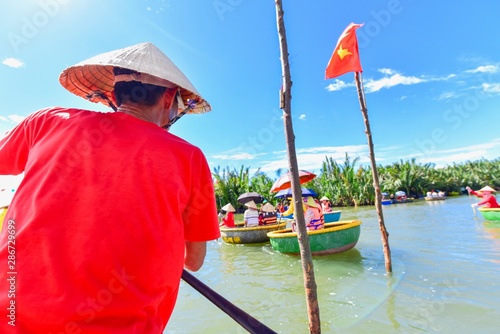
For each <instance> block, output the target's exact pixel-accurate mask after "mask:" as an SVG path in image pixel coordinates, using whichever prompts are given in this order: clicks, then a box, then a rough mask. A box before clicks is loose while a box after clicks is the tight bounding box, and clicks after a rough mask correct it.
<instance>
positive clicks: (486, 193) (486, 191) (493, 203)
mask: <svg viewBox="0 0 500 334" xmlns="http://www.w3.org/2000/svg"><path fill="white" fill-rule="evenodd" d="M466 189H467V191H468V192H469V194H472V195H475V196H477V197H482V198H483V200H482V201H481V202H479V203H474V204H472V205H471V206H472V207H477V206H479V205H484V206H485V207H486V208H500V205H498V202H497V200H496V198H495V196H494V195H493V194H492V193H493V192H495V189H493V188H491V187H489V186H486V187H483V188H481V189H480V190H479V191H474V190H472V189H471V188H470V187H469V186H467V187H466Z"/></svg>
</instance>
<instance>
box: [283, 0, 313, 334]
mask: <svg viewBox="0 0 500 334" xmlns="http://www.w3.org/2000/svg"><path fill="white" fill-rule="evenodd" d="M275 3H276V22H277V25H278V37H279V43H280V55H281V70H282V73H283V84H282V92H283V93H282V97H281V98H280V104H281V107H282V109H283V122H284V125H285V137H286V147H287V151H288V164H289V168H290V174H291V181H292V182H291V183H292V194H293V201H294V204H295V212H294V218H295V220H296V222H297V228H298V229H297V239H298V241H299V248H300V258H301V260H302V261H301V263H302V273H303V277H304V288H305V292H306V300H307V311H308V312H307V313H308V317H309V333H311V334H319V333H321V322H320V319H319V306H318V296H317V286H316V281H315V279H314V266H313V261H312V254H311V247H310V245H309V235H308V234H307V228H306V223H305V219H304V209H303V207H302V188H301V186H300V180H299V169H298V163H297V154H296V152H295V135H294V134H293V127H292V115H291V114H292V107H291V101H292V93H291V91H292V79H291V75H290V64H289V62H288V45H287V41H286V30H285V21H284V18H283V5H282V2H281V0H275Z"/></svg>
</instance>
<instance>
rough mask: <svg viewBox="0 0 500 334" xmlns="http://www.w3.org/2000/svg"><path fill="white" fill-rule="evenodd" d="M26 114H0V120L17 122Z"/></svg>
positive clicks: (10, 122) (11, 122)
mask: <svg viewBox="0 0 500 334" xmlns="http://www.w3.org/2000/svg"><path fill="white" fill-rule="evenodd" d="M25 118H26V116H21V115H16V114H14V115H8V116H0V122H5V123H9V124H19V123H21V121H22V120H23V119H25Z"/></svg>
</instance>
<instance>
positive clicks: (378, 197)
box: [354, 72, 392, 273]
mask: <svg viewBox="0 0 500 334" xmlns="http://www.w3.org/2000/svg"><path fill="white" fill-rule="evenodd" d="M354 78H355V79H356V88H357V89H358V99H359V105H360V107H361V113H362V114H363V119H364V121H365V133H366V137H367V138H368V148H369V149H370V163H371V166H372V175H373V187H374V188H375V208H376V209H377V216H378V225H379V228H380V233H381V235H382V245H383V247H384V258H385V270H386V272H388V273H392V261H391V248H390V247H389V232H387V229H386V228H385V223H384V213H383V211H382V194H381V192H380V184H379V181H378V171H377V164H376V162H375V152H374V150H373V140H372V132H371V130H370V121H369V120H368V108H367V107H366V100H365V94H364V89H363V85H362V82H361V73H359V72H355V73H354Z"/></svg>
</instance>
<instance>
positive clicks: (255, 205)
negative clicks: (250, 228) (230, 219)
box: [245, 201, 258, 210]
mask: <svg viewBox="0 0 500 334" xmlns="http://www.w3.org/2000/svg"><path fill="white" fill-rule="evenodd" d="M245 205H246V206H247V207H249V208H252V209H255V210H258V208H257V204H255V202H254V201H250V202H246V203H245Z"/></svg>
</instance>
